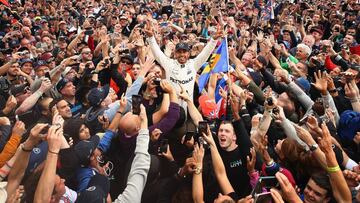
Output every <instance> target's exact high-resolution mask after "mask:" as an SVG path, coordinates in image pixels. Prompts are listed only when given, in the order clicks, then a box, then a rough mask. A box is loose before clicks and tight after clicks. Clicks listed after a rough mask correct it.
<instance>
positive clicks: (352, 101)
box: [349, 97, 359, 103]
mask: <svg viewBox="0 0 360 203" xmlns="http://www.w3.org/2000/svg"><path fill="white" fill-rule="evenodd" d="M349 100H350V102H351V103H356V102H358V101H359V99H358V98H357V97H355V98H349Z"/></svg>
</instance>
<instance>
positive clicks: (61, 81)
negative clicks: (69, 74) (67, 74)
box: [56, 78, 70, 92]
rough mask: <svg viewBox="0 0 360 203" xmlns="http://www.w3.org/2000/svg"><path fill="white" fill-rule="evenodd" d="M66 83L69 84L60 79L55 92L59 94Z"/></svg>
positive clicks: (66, 80)
mask: <svg viewBox="0 0 360 203" xmlns="http://www.w3.org/2000/svg"><path fill="white" fill-rule="evenodd" d="M68 82H70V80H68V79H66V78H61V80H60V81H59V82H58V83H57V84H56V89H57V91H58V92H60V91H61V90H62V89H63V88H64V87H65V85H66V84H67V83H68Z"/></svg>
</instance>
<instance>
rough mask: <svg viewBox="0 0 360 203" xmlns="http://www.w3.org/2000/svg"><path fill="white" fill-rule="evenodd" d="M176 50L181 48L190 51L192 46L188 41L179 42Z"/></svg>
mask: <svg viewBox="0 0 360 203" xmlns="http://www.w3.org/2000/svg"><path fill="white" fill-rule="evenodd" d="M175 50H176V51H179V50H185V51H189V50H190V46H189V45H188V44H187V43H184V42H179V43H177V44H176V47H175Z"/></svg>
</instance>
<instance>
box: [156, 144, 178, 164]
mask: <svg viewBox="0 0 360 203" xmlns="http://www.w3.org/2000/svg"><path fill="white" fill-rule="evenodd" d="M159 155H160V156H163V157H165V158H166V159H167V160H168V161H174V157H173V155H172V153H171V151H170V145H167V150H166V152H162V153H159Z"/></svg>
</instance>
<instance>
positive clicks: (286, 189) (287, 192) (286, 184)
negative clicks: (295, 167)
mask: <svg viewBox="0 0 360 203" xmlns="http://www.w3.org/2000/svg"><path fill="white" fill-rule="evenodd" d="M275 176H276V179H277V180H278V181H279V184H280V187H281V194H282V197H283V198H284V200H286V201H288V202H299V200H300V199H299V196H298V195H297V194H296V191H295V189H294V187H293V186H292V185H291V183H290V181H289V179H288V178H287V177H286V176H285V175H284V174H282V173H280V172H277V173H276V174H275ZM300 202H301V201H300Z"/></svg>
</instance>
